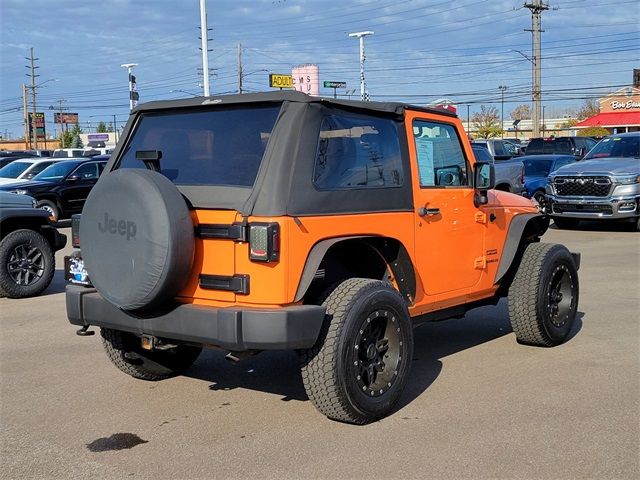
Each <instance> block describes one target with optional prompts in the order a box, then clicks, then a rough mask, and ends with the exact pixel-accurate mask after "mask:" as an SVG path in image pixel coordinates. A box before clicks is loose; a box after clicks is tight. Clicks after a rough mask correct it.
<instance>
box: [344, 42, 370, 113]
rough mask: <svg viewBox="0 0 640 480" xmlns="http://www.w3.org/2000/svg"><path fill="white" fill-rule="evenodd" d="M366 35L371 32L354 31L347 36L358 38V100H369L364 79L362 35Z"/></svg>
mask: <svg viewBox="0 0 640 480" xmlns="http://www.w3.org/2000/svg"><path fill="white" fill-rule="evenodd" d="M367 35H373V32H371V31H366V32H355V33H350V34H349V36H350V37H352V38H358V39H360V100H362V101H369V92H367V82H366V81H365V79H364V60H365V55H364V37H366V36H367Z"/></svg>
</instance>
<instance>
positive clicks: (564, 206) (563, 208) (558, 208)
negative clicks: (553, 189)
mask: <svg viewBox="0 0 640 480" xmlns="http://www.w3.org/2000/svg"><path fill="white" fill-rule="evenodd" d="M553 213H602V214H604V215H613V209H612V208H611V206H610V205H580V204H578V205H576V204H570V203H554V204H553Z"/></svg>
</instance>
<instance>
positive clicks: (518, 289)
mask: <svg viewBox="0 0 640 480" xmlns="http://www.w3.org/2000/svg"><path fill="white" fill-rule="evenodd" d="M578 292H579V284H578V271H577V269H576V265H575V262H574V260H573V257H572V256H571V254H570V253H569V251H568V250H567V249H566V247H564V246H563V245H556V244H550V243H532V244H531V245H529V246H528V247H527V248H526V250H525V251H524V254H523V256H522V261H521V262H520V266H519V267H518V271H517V272H516V276H515V278H514V279H513V283H512V284H511V287H510V288H509V317H510V318H511V326H512V327H513V332H514V333H515V334H516V338H517V340H518V342H520V343H524V344H528V345H538V346H544V347H551V346H554V345H559V344H561V343H562V342H564V341H565V340H566V338H567V336H568V335H569V332H570V330H571V327H572V326H573V322H574V321H575V317H576V311H577V309H578Z"/></svg>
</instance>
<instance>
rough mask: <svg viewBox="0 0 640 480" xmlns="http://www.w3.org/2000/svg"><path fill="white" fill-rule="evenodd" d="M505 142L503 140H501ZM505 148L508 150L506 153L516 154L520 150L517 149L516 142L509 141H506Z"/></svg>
mask: <svg viewBox="0 0 640 480" xmlns="http://www.w3.org/2000/svg"><path fill="white" fill-rule="evenodd" d="M501 143H503V142H501ZM503 145H504V150H505V152H506V155H516V154H517V153H518V152H517V151H516V147H515V145H514V144H512V143H509V142H504V143H503Z"/></svg>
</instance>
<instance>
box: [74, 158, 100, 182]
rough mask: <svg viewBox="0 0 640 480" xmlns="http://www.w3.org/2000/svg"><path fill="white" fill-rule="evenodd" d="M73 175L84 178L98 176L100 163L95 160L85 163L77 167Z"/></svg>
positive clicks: (89, 178)
mask: <svg viewBox="0 0 640 480" xmlns="http://www.w3.org/2000/svg"><path fill="white" fill-rule="evenodd" d="M71 175H76V176H78V177H80V179H82V180H91V179H92V178H98V165H97V164H96V163H95V162H91V163H85V164H83V165H80V166H79V167H78V168H76V169H75V170H74V171H73V172H72V173H71Z"/></svg>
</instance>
